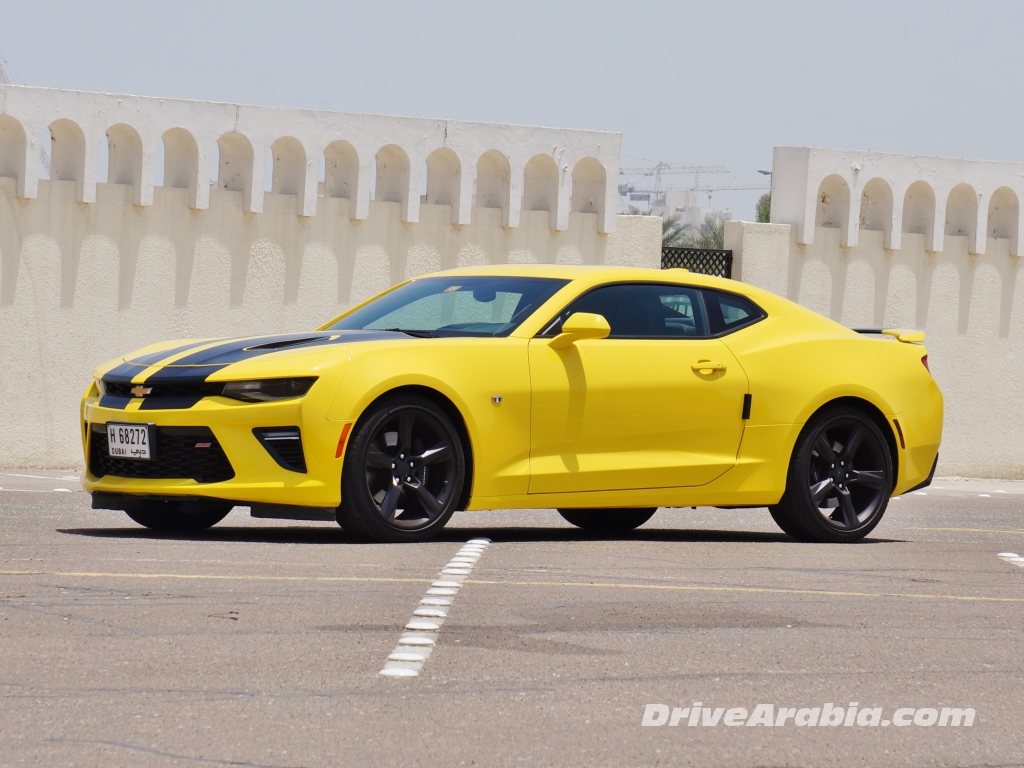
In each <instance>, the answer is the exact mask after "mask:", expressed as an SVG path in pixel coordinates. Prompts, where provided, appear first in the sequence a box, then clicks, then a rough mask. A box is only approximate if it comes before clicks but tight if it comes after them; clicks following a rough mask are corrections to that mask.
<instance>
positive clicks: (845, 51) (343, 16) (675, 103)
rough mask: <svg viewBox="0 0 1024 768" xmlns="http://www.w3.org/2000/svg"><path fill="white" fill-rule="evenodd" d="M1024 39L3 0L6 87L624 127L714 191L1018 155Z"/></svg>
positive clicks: (770, 24) (797, 25)
mask: <svg viewBox="0 0 1024 768" xmlns="http://www.w3.org/2000/svg"><path fill="white" fill-rule="evenodd" d="M1021 30H1024V2H984V1H982V0H975V1H974V2H971V3H966V2H959V3H955V2H947V1H946V0H931V1H930V2H900V1H899V0H889V1H888V2H841V1H840V0H829V2H820V1H819V2H782V1H781V0H772V1H771V2H764V1H762V2H711V1H710V0H705V1H704V2H688V1H686V0H676V1H675V2H660V1H659V0H647V1H646V2H642V3H640V2H618V3H610V2H602V1H600V0H582V1H579V2H577V1H576V0H564V1H560V0H544V1H543V2H539V1H536V0H515V2H505V3H498V2H494V0H491V2H475V3H471V2H443V1H441V0H435V2H397V1H392V0H369V1H366V0H364V2H359V3H352V2H346V1H344V0H334V1H333V2H320V3H316V2H305V1H304V0H289V2H280V0H279V1H278V2H273V3H272V2H262V1H260V0H249V1H248V2H218V0H205V2H191V1H190V0H177V1H176V2H164V1H163V0H144V1H141V2H140V0H131V1H130V2H120V1H115V0H93V1H92V2H88V3H83V2H81V0H71V1H68V0H47V2H45V3H40V2H26V1H25V0H19V1H18V2H12V1H10V0H0V55H2V57H3V59H4V61H5V68H7V69H8V72H9V73H10V75H11V76H12V80H14V81H15V82H19V83H25V84H29V85H43V86H54V87H61V88H71V89H80V90H90V91H106V92H115V93H129V94H140V95H147V96H169V97H180V98H190V99H208V100H216V101H230V102H245V103H251V104H266V105H272V106H294V107H311V108H318V109H332V110H340V111H349V112H374V113H380V114H391V115H418V116H423V117H438V118H452V119H461V120H480V121H494V122H507V123H524V124H532V125H545V126H556V127H572V128H590V129H599V130H610V131H620V132H622V134H623V160H622V163H623V165H648V164H649V165H653V164H654V163H655V162H658V161H662V160H663V161H667V162H674V163H683V164H695V165H698V164H699V165H723V166H725V167H727V168H729V169H730V171H731V173H730V174H728V175H720V176H714V177H702V179H701V183H706V182H708V181H710V180H714V182H715V183H720V184H756V183H763V182H764V179H765V177H763V176H759V175H758V174H757V170H758V169H761V168H770V167H771V157H772V147H773V146H803V145H811V146H821V147H833V148H843V149H872V150H878V151H885V152H907V153H914V154H923V155H941V156H949V157H971V158H980V159H988V160H1013V161H1022V160H1024V143H1022V142H1021V140H1020V137H1021V134H1022V133H1024V91H1022V89H1021V81H1022V74H1024V45H1021V42H1020V33H1021ZM669 180H670V182H671V183H673V184H675V185H677V186H687V185H689V184H691V183H692V178H690V177H686V176H676V177H670V179H669ZM759 194H761V193H760V192H749V191H747V192H718V193H716V194H715V197H714V205H715V207H716V208H721V207H727V206H728V207H731V208H732V209H733V211H734V216H735V217H736V218H744V219H751V218H753V215H754V203H755V201H756V199H757V197H758V195H759Z"/></svg>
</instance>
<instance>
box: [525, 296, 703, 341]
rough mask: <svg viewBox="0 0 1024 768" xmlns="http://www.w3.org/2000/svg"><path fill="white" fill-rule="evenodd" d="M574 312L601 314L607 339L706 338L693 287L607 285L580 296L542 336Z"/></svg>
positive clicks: (558, 330)
mask: <svg viewBox="0 0 1024 768" xmlns="http://www.w3.org/2000/svg"><path fill="white" fill-rule="evenodd" d="M575 312H592V313H594V314H596V315H601V316H603V317H604V319H605V320H607V321H608V325H610V326H611V329H612V331H611V333H610V334H609V335H608V338H610V339H692V338H700V337H706V336H707V335H708V329H707V321H706V320H705V317H704V309H703V306H702V304H701V301H700V294H699V293H698V292H697V290H696V289H694V288H688V287H686V286H683V285H665V284H656V283H621V284H618V285H606V286H603V287H601V288H597V289H595V290H593V291H591V292H590V293H587V294H585V295H583V296H580V297H579V298H578V299H576V300H575V301H574V302H572V304H570V305H569V306H567V307H566V308H565V309H563V310H562V311H561V312H560V313H559V314H558V316H557V317H555V318H554V319H553V320H552V321H551V322H550V323H548V325H547V327H545V329H544V330H543V331H542V332H541V334H540V335H541V336H557V335H558V334H559V333H561V330H562V323H564V322H565V320H566V318H568V317H569V316H570V315H572V314H574V313H575Z"/></svg>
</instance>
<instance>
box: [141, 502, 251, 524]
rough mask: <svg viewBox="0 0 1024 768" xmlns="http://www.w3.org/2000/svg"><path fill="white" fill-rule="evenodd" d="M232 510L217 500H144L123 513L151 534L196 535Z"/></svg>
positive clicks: (231, 507)
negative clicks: (162, 532) (171, 532)
mask: <svg viewBox="0 0 1024 768" xmlns="http://www.w3.org/2000/svg"><path fill="white" fill-rule="evenodd" d="M233 508H234V505H233V504H231V503H229V502H224V501H218V500H216V499H209V500H206V499H203V500H196V499H188V500H185V501H174V500H170V499H155V500H149V499H147V500H145V501H140V502H139V504H138V505H137V506H136V507H135V508H134V509H128V510H125V514H127V515H128V517H130V518H131V519H132V520H134V521H135V522H136V523H138V524H139V525H144V526H145V527H146V528H152V529H153V530H154V531H178V532H188V531H192V532H195V531H205V530H206V529H207V528H210V527H212V526H214V525H216V524H217V523H219V522H220V521H221V520H223V519H224V518H225V517H227V516H228V513H229V512H230V511H231V510H232V509H233Z"/></svg>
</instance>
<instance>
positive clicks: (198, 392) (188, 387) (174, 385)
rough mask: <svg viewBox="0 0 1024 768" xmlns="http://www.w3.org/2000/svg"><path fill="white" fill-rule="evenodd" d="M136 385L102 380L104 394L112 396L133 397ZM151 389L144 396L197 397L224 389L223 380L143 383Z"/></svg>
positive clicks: (209, 395)
mask: <svg viewBox="0 0 1024 768" xmlns="http://www.w3.org/2000/svg"><path fill="white" fill-rule="evenodd" d="M134 386H137V385H135V384H132V383H131V382H130V381H107V380H105V379H104V381H103V389H104V390H105V391H106V394H108V395H113V396H114V397H135V395H133V394H132V387H134ZM142 386H143V387H146V388H149V389H152V392H150V393H149V394H148V395H145V397H195V398H197V399H200V398H204V397H211V396H213V395H219V394H220V393H221V391H222V390H223V389H224V382H223V381H219V382H205V381H184V382H181V381H175V382H166V383H154V384H143V385H142Z"/></svg>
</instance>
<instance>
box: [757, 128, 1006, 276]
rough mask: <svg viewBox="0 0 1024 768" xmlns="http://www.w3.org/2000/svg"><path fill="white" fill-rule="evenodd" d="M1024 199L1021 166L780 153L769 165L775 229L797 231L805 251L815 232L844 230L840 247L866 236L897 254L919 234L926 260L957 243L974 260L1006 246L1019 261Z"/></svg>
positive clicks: (851, 153) (837, 152)
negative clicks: (999, 243)
mask: <svg viewBox="0 0 1024 768" xmlns="http://www.w3.org/2000/svg"><path fill="white" fill-rule="evenodd" d="M1022 197H1024V163H999V162H989V161H985V160H964V159H954V158H944V157H924V156H920V155H896V154H887V153H884V152H862V151H856V150H842V149H819V148H816V147H776V148H775V155H774V160H773V164H772V213H771V221H772V223H773V224H791V225H793V226H794V227H795V228H796V242H797V243H799V244H801V245H810V244H811V243H813V242H814V241H815V238H816V237H817V235H816V232H815V230H816V228H826V229H837V230H839V242H840V244H841V245H842V246H843V247H853V246H856V245H857V244H858V243H859V242H860V235H861V232H862V231H865V230H868V231H875V232H881V233H882V238H883V243H884V247H885V248H888V249H892V250H899V249H900V248H901V247H902V244H903V240H904V238H905V237H906V235H907V234H919V235H922V236H923V237H924V249H925V250H926V251H929V252H936V251H943V250H945V249H946V248H947V246H946V238H947V237H950V236H952V237H964V238H966V242H967V252H968V253H971V254H982V253H986V252H987V249H988V248H989V247H990V243H991V242H992V241H993V240H1006V241H1008V243H1009V249H1010V254H1011V255H1013V256H1017V255H1018V254H1019V253H1020V232H1021V214H1022V211H1021V207H1020V200H1021V198H1022Z"/></svg>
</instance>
